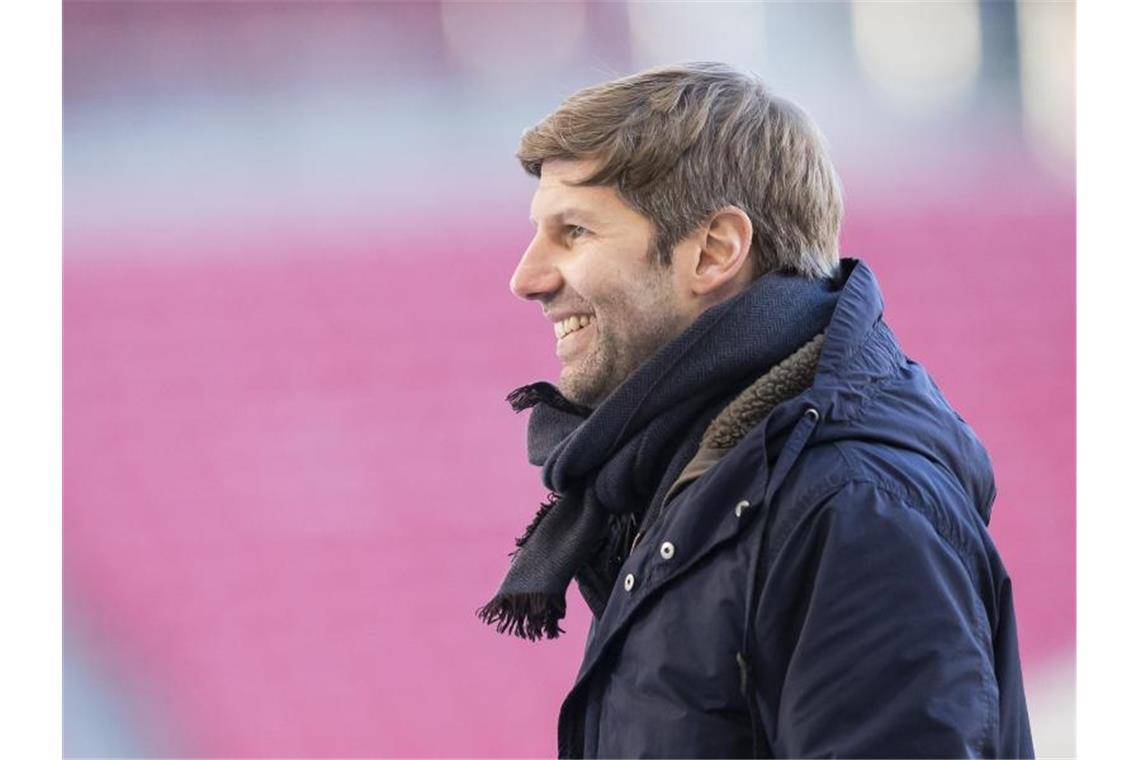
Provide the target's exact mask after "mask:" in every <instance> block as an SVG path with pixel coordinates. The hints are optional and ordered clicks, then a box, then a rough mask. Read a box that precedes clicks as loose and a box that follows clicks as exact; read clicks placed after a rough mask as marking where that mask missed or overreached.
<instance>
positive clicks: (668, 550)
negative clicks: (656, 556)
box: [661, 541, 673, 559]
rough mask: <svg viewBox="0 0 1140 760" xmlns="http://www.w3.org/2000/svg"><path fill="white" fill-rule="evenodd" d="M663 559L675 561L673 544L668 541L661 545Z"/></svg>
mask: <svg viewBox="0 0 1140 760" xmlns="http://www.w3.org/2000/svg"><path fill="white" fill-rule="evenodd" d="M661 558H662V559H673V544H671V543H669V542H668V541H666V542H665V543H663V544H661Z"/></svg>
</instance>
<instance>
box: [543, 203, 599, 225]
mask: <svg viewBox="0 0 1140 760" xmlns="http://www.w3.org/2000/svg"><path fill="white" fill-rule="evenodd" d="M549 218H550V221H552V222H554V223H555V224H561V223H564V222H565V221H566V220H567V219H576V220H578V221H582V222H586V223H587V224H590V223H594V222H595V221H596V219H595V217H594V215H593V214H591V213H590V212H589V211H587V210H585V209H581V208H577V207H575V206H569V207H567V208H564V209H562V210H560V211H556V212H554V213H553V214H551V215H550V217H549ZM530 223H531V226H535V227H537V226H538V221H537V220H535V218H534V216H533V215H532V216H531V217H530Z"/></svg>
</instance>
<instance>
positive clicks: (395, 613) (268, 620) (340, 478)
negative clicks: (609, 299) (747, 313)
mask: <svg viewBox="0 0 1140 760" xmlns="http://www.w3.org/2000/svg"><path fill="white" fill-rule="evenodd" d="M63 18H64V22H63V41H64V46H63V47H64V235H65V254H64V326H65V331H64V623H65V631H64V641H65V648H64V652H63V656H64V726H63V728H64V750H65V754H66V755H68V756H71V757H82V756H104V757H109V756H160V755H164V756H169V755H181V756H231V757H239V756H245V757H265V756H275V757H317V756H342V757H347V756H396V755H398V756H446V755H450V756H469V757H477V756H550V755H553V754H555V725H556V718H557V710H558V706H559V704H560V702H561V699H562V697H563V696H564V694H565V692H566V691H567V690H568V688H569V686H570V684H571V683H572V681H573V678H574V675H575V673H576V671H577V666H578V664H579V661H580V657H581V654H582V648H583V644H584V640H585V634H586V630H587V628H588V624H589V613H588V611H587V610H586V608H585V606H584V604H582V603H581V600H580V599H579V598H578V596H577V592H576V590H572V593H571V596H570V610H569V613H568V616H567V619H566V620H565V621H564V623H563V627H564V628H565V629H566V631H567V633H566V635H565V636H564V637H562V638H560V639H558V640H557V641H553V642H543V643H541V644H531V643H528V642H524V641H520V640H517V639H511V638H507V637H504V636H500V635H497V634H496V633H495V632H494V631H493V630H492V629H491V628H488V627H487V626H484V625H483V624H482V623H480V622H479V621H478V620H477V619H476V618H475V610H476V608H477V607H478V606H480V605H481V604H483V603H484V602H485V601H487V600H488V599H489V598H490V596H491V595H492V594H493V593H494V592H495V590H496V589H497V587H498V583H499V581H500V580H501V578H502V574H503V572H504V570H505V569H506V566H507V563H508V558H507V552H508V551H509V550H510V549H511V548H512V547H513V539H514V537H515V536H517V535H518V534H519V533H521V531H522V528H523V527H524V526H525V525H526V523H527V522H528V521H529V520H530V518H531V516H532V515H533V512H534V509H535V505H536V504H537V503H538V500H539V499H540V498H541V497H542V496H543V495H544V491H543V490H542V488H541V484H540V483H539V480H538V474H537V471H536V470H535V469H534V468H532V467H530V466H529V465H527V464H526V461H525V453H524V444H525V425H526V419H525V415H519V416H516V415H514V414H513V413H512V412H511V411H510V409H509V407H508V406H507V404H506V403H505V401H504V397H505V395H506V393H507V392H508V391H509V390H510V389H512V388H514V387H516V386H518V385H521V384H523V383H526V382H531V381H534V380H537V379H552V378H554V377H556V375H557V361H556V359H555V357H554V351H553V338H552V336H551V334H550V328H549V325H548V324H546V323H545V322H544V321H543V320H542V319H541V317H540V311H539V309H538V307H537V306H536V305H535V304H530V303H523V302H520V301H517V300H516V299H514V298H513V297H512V296H511V295H510V294H509V292H508V290H507V280H508V278H509V276H510V274H511V271H512V269H513V266H514V264H515V262H516V260H517V258H518V256H519V255H520V253H521V252H522V250H523V248H524V247H525V246H526V244H527V242H528V241H529V238H530V234H531V228H530V225H529V223H528V222H527V213H528V204H529V200H530V194H531V193H532V191H533V187H534V181H533V180H532V179H531V178H529V177H527V176H526V175H525V174H524V173H523V172H522V170H521V169H520V168H519V166H518V164H517V162H516V160H515V159H514V158H513V154H514V151H515V149H516V147H517V142H518V138H519V136H520V135H521V133H522V131H523V130H524V129H525V128H527V127H528V126H530V125H532V124H533V123H535V122H536V121H538V120H539V119H540V118H541V117H542V116H544V115H545V114H546V113H548V112H550V111H551V110H553V109H554V108H556V107H557V106H558V104H559V103H560V102H561V100H562V99H563V98H565V97H566V96H567V95H569V94H571V93H572V92H573V91H574V90H576V89H578V88H580V87H582V86H585V85H588V84H593V83H596V82H599V81H603V80H606V79H610V78H613V77H616V76H621V75H625V74H628V73H632V72H634V71H637V70H639V69H641V68H644V67H647V66H650V65H655V64H660V63H669V62H676V61H681V60H696V59H702V60H722V61H727V62H729V63H733V64H736V65H739V66H742V67H745V68H749V69H752V70H754V71H756V72H757V73H759V74H760V75H761V76H762V77H764V78H765V79H766V80H767V81H768V83H769V84H770V85H771V86H772V87H773V89H775V90H776V91H777V92H779V93H780V94H783V95H785V96H787V97H790V98H791V99H793V100H795V101H797V102H798V103H800V104H801V105H803V106H804V107H805V108H807V110H808V111H809V112H810V113H811V114H812V115H813V116H814V117H815V118H816V120H817V121H818V122H819V123H820V125H821V126H822V128H823V130H824V132H825V133H826V134H827V135H828V137H829V139H830V141H831V145H832V149H833V154H834V157H835V160H836V162H837V164H838V167H839V170H840V174H841V175H842V177H843V180H844V184H845V192H846V202H847V209H848V211H847V216H846V219H845V224H844V230H843V245H842V247H843V251H844V253H845V255H848V256H858V257H861V258H864V259H865V260H867V261H868V262H869V263H870V265H871V266H872V268H873V269H874V271H875V272H876V274H877V276H878V278H879V280H880V283H881V285H882V286H883V289H884V292H885V298H886V304H887V306H886V318H887V320H888V321H889V322H890V323H891V325H892V327H893V328H894V330H895V332H896V333H897V334H898V335H899V338H900V340H901V342H902V344H903V346H904V349H905V350H907V352H908V353H909V354H910V355H911V356H912V357H913V358H915V359H917V360H918V361H921V362H923V363H924V364H925V365H926V366H927V367H928V368H929V369H930V370H931V372H932V374H933V375H934V377H935V378H936V379H937V381H938V383H939V384H940V386H941V387H942V389H943V391H944V392H945V393H946V395H947V396H948V398H949V399H950V401H951V402H952V403H953V404H954V405H955V407H956V408H957V409H958V411H959V412H960V413H961V414H962V415H963V416H964V417H965V418H966V419H967V420H968V421H969V422H970V423H971V425H972V426H973V427H974V428H975V429H976V430H977V431H978V432H979V434H980V435H981V437H982V439H983V441H984V442H985V443H986V444H987V446H988V447H989V450H990V453H991V455H992V458H993V462H994V466H995V470H996V473H997V482H998V489H999V495H998V501H997V504H996V506H995V510H994V518H993V522H992V524H991V529H992V532H993V534H994V536H995V539H996V542H997V544H998V547H999V548H1000V550H1001V552H1002V555H1003V557H1004V560H1005V562H1006V564H1007V566H1008V569H1009V571H1010V574H1011V575H1012V577H1013V584H1014V586H1013V587H1014V595H1015V601H1016V605H1017V615H1018V627H1019V632H1020V637H1021V646H1022V657H1023V665H1024V668H1025V675H1026V679H1027V689H1028V698H1029V703H1030V710H1031V717H1032V721H1033V729H1034V734H1035V739H1036V743H1037V750H1038V754H1039V755H1042V756H1064V755H1072V754H1073V752H1074V736H1073V733H1074V728H1073V721H1074V716H1073V711H1074V667H1073V666H1074V639H1075V621H1074V617H1075V616H1074V608H1075V578H1074V574H1075V572H1074V570H1075V564H1074V531H1075V516H1074V487H1075V484H1074V481H1075V475H1074V467H1075V444H1074V432H1075V353H1074V352H1075V283H1074V279H1075V256H1074V247H1075V240H1074V235H1075V206H1074V194H1075V190H1074V121H1075V119H1074V110H1073V108H1074V102H1073V100H1074V93H1073V74H1074V61H1073V42H1074V34H1073V32H1074V29H1073V27H1074V13H1073V6H1072V4H1066V3H1032V2H1026V3H1021V2H1019V3H1012V2H984V3H981V2H965V1H964V2H951V3H929V4H928V3H921V4H920V3H890V4H887V3H851V4H848V3H811V4H785V3H772V4H758V3H757V4H752V3H723V4H722V3H711V2H705V3H700V4H699V5H697V4H689V3H623V2H608V3H586V2H566V3H546V4H515V3H504V4H477V3H440V2H417V3H383V4H380V3H377V4H366V3H307V2H280V3H276V2H248V3H239V2H201V3H186V2H65V3H64V14H63Z"/></svg>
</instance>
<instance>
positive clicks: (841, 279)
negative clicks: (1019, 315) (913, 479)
mask: <svg viewBox="0 0 1140 760" xmlns="http://www.w3.org/2000/svg"><path fill="white" fill-rule="evenodd" d="M837 282H838V283H839V287H840V288H841V291H840V296H839V302H838V303H837V304H836V307H835V311H834V313H833V314H832V318H831V322H830V323H829V324H828V326H827V329H826V332H825V339H824V343H823V349H822V351H821V353H820V357H819V363H818V366H817V369H816V375H815V379H814V382H813V383H812V388H811V389H810V390H809V392H808V395H809V396H811V397H812V398H813V399H814V400H815V401H817V402H819V403H820V412H821V413H822V415H823V419H821V421H820V425H819V427H818V429H817V431H816V434H815V436H814V438H815V440H816V441H817V442H821V443H822V442H835V441H841V440H852V439H855V440H860V441H866V442H872V443H882V444H885V445H889V446H894V447H898V448H903V449H909V450H911V451H914V452H917V453H919V454H921V455H922V456H924V457H925V458H926V459H928V460H930V461H931V462H933V463H935V464H937V465H939V466H941V467H942V468H944V469H945V470H946V471H948V472H949V473H950V474H952V475H953V477H954V478H955V479H956V480H957V481H958V483H959V484H960V485H961V486H962V489H963V490H964V491H965V492H966V494H967V495H968V496H969V497H970V500H971V501H972V502H973V504H974V505H975V508H976V509H977V511H978V514H979V515H980V516H981V518H982V520H983V521H984V522H985V523H986V524H988V523H989V520H990V512H991V510H992V507H993V501H994V497H995V495H996V487H995V485H994V474H993V467H992V464H991V462H990V458H989V454H988V453H987V452H986V450H985V447H984V446H983V445H982V443H981V441H980V440H979V439H978V437H977V435H975V433H974V431H973V430H972V429H971V428H970V426H969V425H968V424H966V422H965V421H964V420H963V419H962V418H961V416H959V415H958V413H957V412H955V411H954V410H953V409H952V408H951V407H950V405H949V403H948V402H947V401H946V399H945V397H944V396H943V395H942V393H941V391H940V390H939V389H938V387H937V386H936V385H935V383H934V381H933V380H932V379H931V378H930V376H929V375H928V374H927V373H926V371H925V370H924V369H923V368H922V367H921V366H920V365H919V364H917V363H916V362H913V361H911V360H910V359H908V358H907V357H906V356H905V355H904V354H903V353H902V350H901V349H900V348H899V345H898V342H897V340H896V339H895V337H894V335H893V334H892V333H891V331H890V329H889V328H888V327H887V325H886V323H884V322H883V297H882V292H881V291H880V289H879V284H878V282H877V280H876V279H875V275H874V274H873V273H872V272H871V269H870V268H869V267H868V266H867V265H866V264H865V263H864V262H862V261H859V260H857V259H843V260H842V262H841V271H840V274H839V275H838V276H837Z"/></svg>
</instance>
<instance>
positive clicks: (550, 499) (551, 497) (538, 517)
mask: <svg viewBox="0 0 1140 760" xmlns="http://www.w3.org/2000/svg"><path fill="white" fill-rule="evenodd" d="M558 498H559V497H558V494H556V493H554V492H553V491H552V492H550V493H548V494H547V495H546V501H544V502H542V503H541V504H539V505H538V511H537V512H535V514H534V518H533V519H531V521H530V525H527V526H526V530H524V531H523V534H522V535H521V536H519V537H518V538H516V539H515V547H516V548H515V550H514V551H513V552H511V553H510V554H508V555H507V556H508V557H513V556H515V555H516V554H518V552H519V549H521V548H522V546H523V544H525V543H526V542H527V541H529V540H530V537H531V536H532V535H534V531H535V529H537V528H538V524H539V523H540V522H542V518H544V517H546V514H547V513H548V512H549V511H550V510H551V509H552V508H553V507H554V505H555V504H557V503H558Z"/></svg>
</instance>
